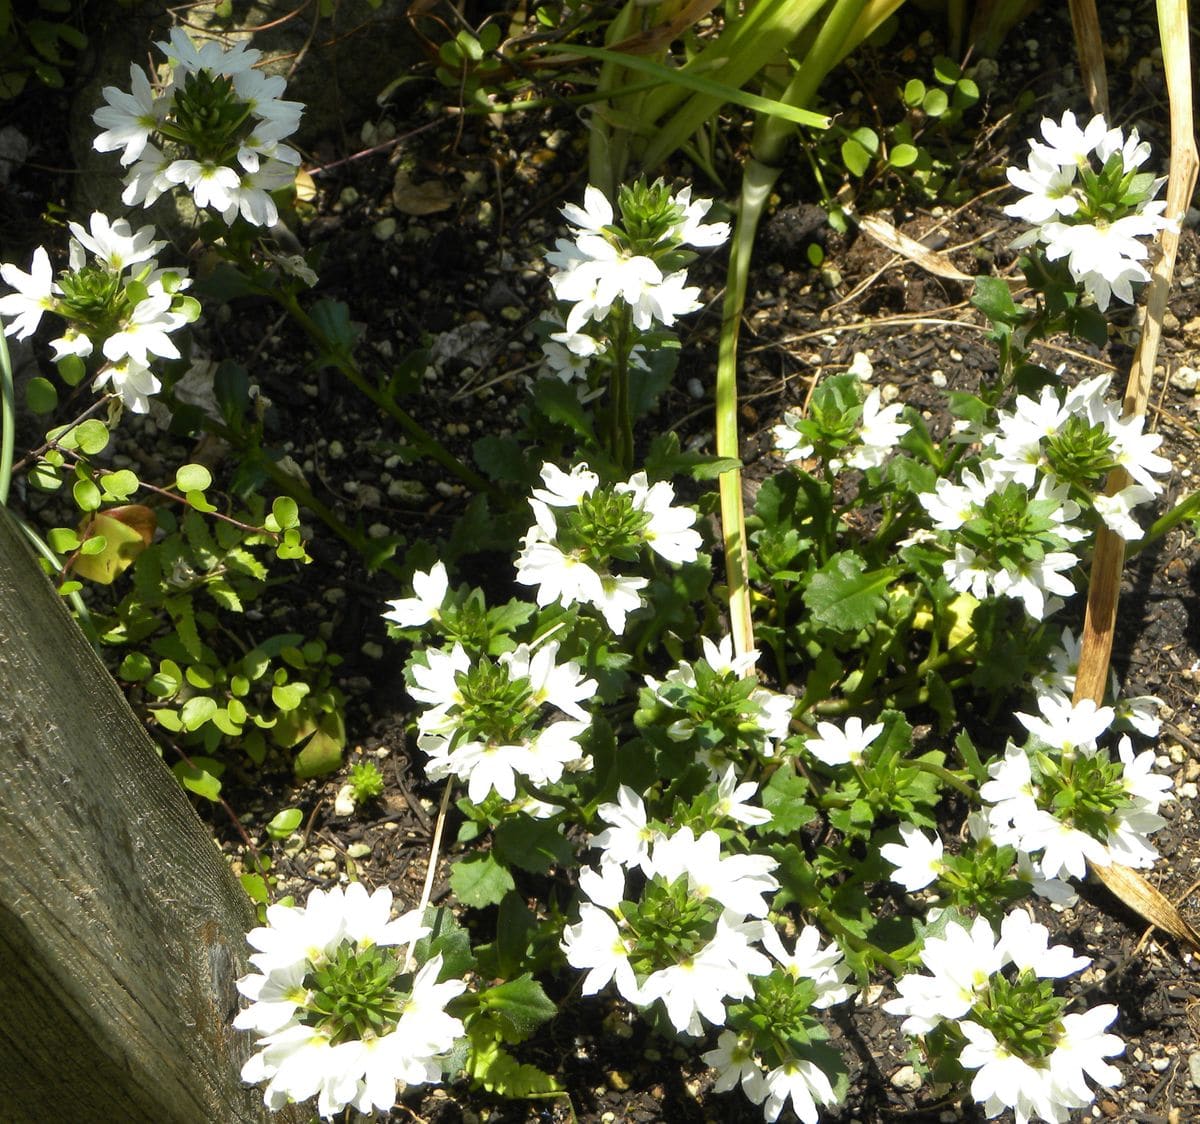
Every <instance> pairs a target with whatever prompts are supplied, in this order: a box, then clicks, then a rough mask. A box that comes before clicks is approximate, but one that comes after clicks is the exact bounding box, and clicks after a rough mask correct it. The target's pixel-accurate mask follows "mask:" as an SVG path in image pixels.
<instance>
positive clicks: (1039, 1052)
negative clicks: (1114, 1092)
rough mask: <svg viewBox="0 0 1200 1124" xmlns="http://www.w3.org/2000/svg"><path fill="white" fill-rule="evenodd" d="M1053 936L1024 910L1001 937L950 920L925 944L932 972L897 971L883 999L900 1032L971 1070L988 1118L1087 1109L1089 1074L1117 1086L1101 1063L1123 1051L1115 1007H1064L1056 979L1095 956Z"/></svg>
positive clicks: (1048, 1117) (1060, 1117) (1023, 1122)
mask: <svg viewBox="0 0 1200 1124" xmlns="http://www.w3.org/2000/svg"><path fill="white" fill-rule="evenodd" d="M1049 936H1050V934H1049V931H1048V930H1047V929H1046V928H1045V926H1043V925H1038V924H1036V923H1035V922H1033V921H1031V920H1030V918H1029V916H1028V915H1027V914H1026V913H1024V912H1023V911H1021V910H1014V911H1012V912H1011V913H1009V914H1008V915H1007V916H1006V917H1005V918H1004V920H1003V921H1002V922H1001V924H1000V935H999V938H997V937H996V934H995V932H994V931H993V929H992V927H991V926H990V925H989V924H988V923H987V921H986V920H984V919H983V918H982V917H979V918H976V919H975V921H974V923H973V924H972V925H971V927H970V928H967V927H965V926H964V925H962V924H960V923H959V922H957V921H949V922H948V923H946V925H945V931H944V934H943V935H942V936H937V937H930V938H929V939H928V940H926V941H925V946H924V948H923V949H922V950H921V962H922V963H923V964H924V966H925V968H926V969H927V970H928V971H929V973H930V974H929V975H907V976H904V977H902V978H901V979H900V980H899V981H898V982H897V984H896V988H897V990H898V991H899V992H900V997H899V998H898V999H893V1000H890V1001H889V1002H887V1003H885V1004H884V1010H886V1011H888V1012H889V1013H890V1014H893V1015H902V1016H904V1023H903V1029H904V1031H905V1032H906V1033H908V1034H911V1035H919V1036H923V1037H924V1040H925V1047H926V1050H927V1051H928V1052H929V1053H930V1054H932V1055H934V1056H935V1057H938V1058H951V1059H957V1061H958V1063H959V1064H960V1065H961V1066H963V1068H965V1069H968V1070H975V1075H974V1077H973V1079H972V1081H971V1096H972V1097H974V1098H975V1100H976V1101H977V1102H978V1103H979V1104H980V1105H982V1106H983V1109H984V1111H985V1112H986V1113H987V1114H988V1116H998V1115H999V1114H1000V1113H1001V1112H1003V1111H1004V1109H1006V1108H1011V1109H1012V1110H1013V1112H1014V1114H1015V1117H1016V1121H1017V1124H1028V1122H1029V1121H1031V1120H1038V1119H1040V1120H1045V1121H1049V1122H1053V1124H1061V1122H1062V1121H1065V1120H1066V1118H1067V1113H1068V1112H1069V1111H1070V1110H1071V1109H1075V1108H1082V1107H1084V1106H1086V1105H1090V1104H1091V1103H1092V1101H1093V1099H1094V1097H1095V1093H1094V1091H1093V1090H1092V1088H1091V1086H1090V1085H1089V1084H1088V1081H1087V1078H1088V1077H1091V1078H1092V1080H1093V1081H1095V1082H1097V1083H1098V1084H1100V1085H1102V1086H1105V1087H1112V1086H1115V1085H1118V1084H1120V1082H1121V1074H1120V1071H1119V1070H1117V1069H1116V1067H1114V1066H1112V1065H1110V1064H1109V1063H1108V1062H1106V1061H1105V1059H1106V1058H1109V1057H1112V1056H1114V1055H1116V1054H1120V1053H1121V1052H1122V1051H1123V1050H1124V1048H1125V1046H1124V1043H1123V1042H1122V1041H1121V1040H1120V1039H1119V1038H1118V1037H1117V1036H1116V1035H1113V1034H1108V1033H1106V1029H1107V1027H1108V1026H1109V1025H1110V1024H1111V1023H1112V1021H1113V1020H1114V1019H1115V1018H1116V1017H1117V1009H1116V1007H1114V1006H1111V1005H1107V1004H1106V1005H1103V1006H1099V1007H1093V1008H1092V1009H1091V1010H1089V1011H1086V1012H1083V1013H1078V1014H1074V1013H1073V1014H1067V1013H1065V1012H1066V1007H1067V1001H1066V1000H1065V999H1063V998H1061V997H1060V996H1057V995H1056V994H1055V993H1054V983H1053V981H1054V980H1056V979H1061V978H1063V977H1065V976H1069V975H1072V974H1073V973H1075V972H1078V971H1081V970H1082V969H1083V968H1085V967H1087V965H1088V964H1089V963H1091V961H1090V960H1089V959H1088V958H1087V957H1083V956H1075V955H1074V954H1073V953H1072V951H1071V950H1070V949H1069V948H1067V947H1066V945H1053V946H1052V945H1050V944H1049Z"/></svg>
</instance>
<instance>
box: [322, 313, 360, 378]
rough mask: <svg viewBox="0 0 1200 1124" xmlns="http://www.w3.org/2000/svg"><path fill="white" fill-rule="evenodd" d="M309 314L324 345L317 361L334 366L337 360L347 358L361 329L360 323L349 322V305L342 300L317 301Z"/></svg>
mask: <svg viewBox="0 0 1200 1124" xmlns="http://www.w3.org/2000/svg"><path fill="white" fill-rule="evenodd" d="M311 316H312V320H313V323H314V324H315V325H316V326H317V328H318V329H320V332H321V342H322V343H323V344H324V345H325V346H324V347H323V348H322V353H321V355H320V356H319V357H318V359H317V363H318V364H319V365H325V366H330V365H334V366H336V365H337V363H338V361H339V360H341V359H346V358H348V357H349V356H350V353H351V352H352V351H353V350H354V345H355V344H356V343H357V342H358V337H359V335H360V333H361V331H362V327H361V325H355V324H353V323H351V321H350V309H349V306H347V305H346V304H344V303H343V302H342V301H334V300H321V301H317V303H316V304H315V305H313V308H312V312H311Z"/></svg>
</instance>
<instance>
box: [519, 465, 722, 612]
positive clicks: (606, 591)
mask: <svg viewBox="0 0 1200 1124" xmlns="http://www.w3.org/2000/svg"><path fill="white" fill-rule="evenodd" d="M541 477H542V480H543V482H544V484H545V487H543V488H535V489H534V490H533V494H532V496H531V498H530V501H529V505H530V507H531V508H532V509H533V516H534V524H533V526H532V527H530V528H529V530H528V531H527V532H526V534H525V537H524V538H523V539H522V549H521V552H520V554H519V555H518V556H517V562H516V569H517V581H518V582H520V583H521V584H522V585H532V586H536V587H537V594H536V600H537V603H538V604H539V605H543V606H545V605H553V604H559V605H563V606H569V605H576V604H581V605H591V606H592V607H593V608H595V609H597V610H598V611H599V612H600V614H601V615H602V616H603V617H604V619H605V621H606V622H607V624H608V626H609V628H611V629H612V631H613V632H615V633H617V634H618V635H620V634H621V633H622V632H624V631H625V620H626V618H627V617H628V616H629V614H630V613H632V612H634V611H636V610H637V609H639V608H641V606H642V595H641V591H642V590H643V589H645V587H646V586H647V585H648V584H649V582H648V580H647V579H646V578H643V577H638V576H635V575H626V574H619V573H615V572H614V571H613V567H612V563H613V561H614V560H613V559H611V558H610V557H609V556H608V555H607V553H606V552H605V551H604V550H603V549H602V548H600V547H597V546H593V544H591V543H589V542H588V541H587V536H588V527H586V526H584V527H582V528H580V534H581V535H582V536H583V541H581V542H578V543H574V544H571V545H569V546H568V547H567V548H566V549H564V548H563V546H562V545H560V543H559V542H558V541H557V540H558V538H559V519H560V518H561V516H560V515H558V514H556V513H558V512H562V513H564V514H565V513H566V511H567V509H571V508H575V509H580V508H581V507H582V506H584V501H585V500H587V499H588V497H590V496H591V495H592V494H593V493H594V492H596V490H597V488H599V487H600V478H599V477H598V476H597V475H596V473H594V472H592V471H591V470H590V469H589V468H588V466H587V465H586V464H578V465H575V466H574V467H573V468H572V469H571V471H570V472H563V471H562V469H560V468H559V467H558V466H557V465H554V464H550V463H546V464H544V465H542V469H541ZM612 493H613V494H615V495H617V496H627V497H628V502H629V506H630V509H631V513H632V514H633V515H634V516H635V517H636V519H637V522H638V524H639V529H638V532H637V534H636V535H635V536H634V537H633V539H631V540H630V542H629V543H628V544H627V545H628V546H630V547H631V548H636V547H638V546H641V545H645V546H648V547H649V548H650V549H651V550H652V551H653V552H654V553H655V554H657V555H658V556H659V557H660V558H663V559H664V560H666V561H668V562H672V563H675V564H681V563H685V562H694V561H695V560H696V557H697V555H698V553H699V550H700V545H701V541H702V540H701V538H700V534H699V532H698V531H696V530H695V529H694V527H693V525H694V523H695V522H696V513H695V512H694V511H693V510H692V509H691V508H688V507H681V506H676V505H675V504H674V499H675V489H674V488H673V487H672V486H671V485H670V484H669V483H667V482H666V481H659V482H657V483H655V484H650V483H649V481H648V480H647V477H646V474H645V472H638V473H635V474H634V475H633V476H631V477H630V478H629V481H628V482H627V483H623V484H617V485H615V486H614V487H613V489H612Z"/></svg>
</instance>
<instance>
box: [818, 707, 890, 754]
mask: <svg viewBox="0 0 1200 1124" xmlns="http://www.w3.org/2000/svg"><path fill="white" fill-rule="evenodd" d="M881 733H883V723H882V722H873V723H872V724H871V725H870V726H867V727H865V728H864V726H863V721H862V719H861V718H858V717H854V718H848V719H846V727H845V729H844V730H839V729H838V728H837V726H835V725H834V724H833V723H832V722H818V723H817V736H816V737H812V736H810V737H809V738H808V739H807V741H805V743H804V748H805V749H806V750H807V751H808V752H809V753H811V754H812V755H813V756H814V757H815V758H817V760H818V761H823V762H824V763H825V764H826V765H861V764H862V760H863V756H864V754H865V753H866V752H867V750H868V749H869V748H870V746H871V744H872V743H873V742H874V741H875V739H876V738H877V737H879V735H880V734H881Z"/></svg>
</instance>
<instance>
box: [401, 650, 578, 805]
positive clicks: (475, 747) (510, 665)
mask: <svg viewBox="0 0 1200 1124" xmlns="http://www.w3.org/2000/svg"><path fill="white" fill-rule="evenodd" d="M558 650H559V644H558V642H557V641H554V640H549V641H544V642H543V643H542V644H540V645H539V646H537V647H530V646H529V645H528V644H520V645H518V646H517V647H516V648H514V649H512V650H511V651H508V652H504V653H502V654H501V655H500V656H499V657H498V658H497V659H496V660H494V661H493V660H491V659H490V658H488V657H486V656H483V657H480V658H479V659H477V660H474V661H473V660H472V659H471V657H470V656H469V655H468V654H467V651H466V649H465V648H463V646H462V645H461V644H458V643H456V644H455V645H454V647H453V648H451V649H450V650H449V651H444V650H440V649H437V648H428V649H426V650H425V652H424V663H421V662H415V663H413V664H412V665H411V676H412V684H411V685H410V687H409V691H410V693H411V694H412V696H413V698H414V699H416V700H417V701H418V702H419V703H422V704H423V705H424V706H425V707H427V708H428V709H426V710H425V711H423V712H422V713H421V715H420V716H419V717H418V718H417V729H418V730H419V731H420V733H419V737H418V745H420V747H421V749H422V750H424V751H425V752H426V753H427V754H429V762H428V764H427V765H426V772H427V773H428V774H429V776H430V777H431V778H433V779H434V780H440V779H441V778H443V777H448V776H455V777H458V778H459V779H461V780H463V781H465V782H466V784H467V793H468V795H469V796H470V798H471V800H472V801H473V802H474V803H476V804H482V803H483V801H484V800H485V799H487V797H488V795H489V794H490V793H492V792H495V793H496V794H497V795H498V796H500V797H501V798H502V799H504V800H513V799H514V798H515V797H516V795H517V778H518V777H524V778H527V779H528V780H529V781H532V782H533V783H534V784H546V783H549V784H553V783H554V782H556V781H558V780H559V779H560V778H561V777H562V775H563V771H564V770H565V769H568V768H574V767H582V765H583V763H584V753H583V750H582V749H581V748H580V746H579V738H580V737H581V736H582V735H583V733H584V732H585V731H586V730H587V729H588V726H589V724H590V721H591V719H590V716H589V715H588V713H587V711H586V710H584V708H583V706H582V705H581V704H582V703H584V702H586V701H587V700H588V699H590V698H591V697H592V696H593V695H594V694H595V693H596V681H595V680H594V679H585V678H584V677H583V675H582V674H581V673H580V670H579V665H578V664H577V663H576V662H575V661H574V660H569V661H567V662H566V663H562V664H559V663H556V662H555V660H556V658H557V656H558ZM548 703H551V704H552V705H553V706H554V707H556V708H557V709H558V710H560V711H562V712H563V714H565V715H569V716H570V717H569V718H560V719H559V720H558V721H556V722H551V723H549V724H544V723H543V717H542V711H543V708H544V707H545V706H546V705H547V704H548Z"/></svg>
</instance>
